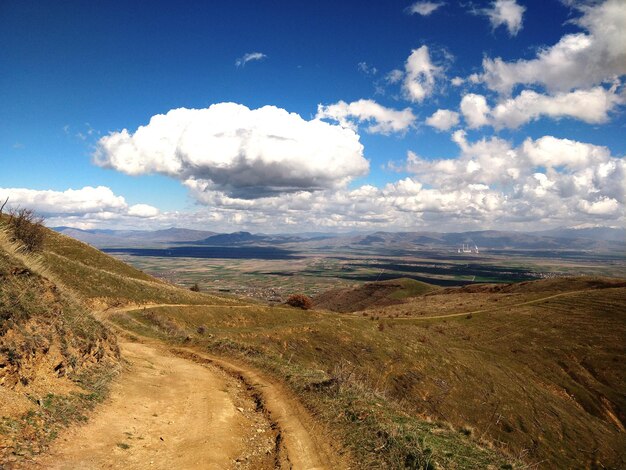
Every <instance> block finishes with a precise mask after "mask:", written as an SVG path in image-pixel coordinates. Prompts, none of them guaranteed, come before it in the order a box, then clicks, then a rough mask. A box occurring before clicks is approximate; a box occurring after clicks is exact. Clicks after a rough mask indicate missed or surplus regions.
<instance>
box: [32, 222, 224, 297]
mask: <svg viewBox="0 0 626 470" xmlns="http://www.w3.org/2000/svg"><path fill="white" fill-rule="evenodd" d="M42 257H43V259H44V262H45V264H46V266H48V268H49V269H50V271H51V272H52V273H54V275H55V276H56V277H57V278H58V279H60V280H61V281H62V282H63V283H64V284H65V285H67V286H71V288H72V290H73V291H74V292H76V293H77V294H79V295H80V296H82V297H83V298H85V300H87V301H88V303H89V304H90V305H91V306H93V307H97V308H103V307H107V306H112V305H122V304H144V303H153V304H161V303H167V304H181V303H184V304H207V303H208V304H222V303H226V304H227V303H232V300H228V299H225V298H223V297H217V296H211V295H207V294H202V293H197V292H191V291H189V290H186V289H181V288H179V287H176V286H173V285H171V284H168V283H166V282H164V281H160V280H158V279H155V278H154V277H152V276H150V275H148V274H146V273H144V272H142V271H140V270H138V269H135V268H133V267H131V266H129V265H127V264H125V263H123V262H122V261H119V260H116V259H115V258H113V257H111V256H108V255H106V254H104V253H102V252H101V251H99V250H97V249H95V248H93V247H91V246H89V245H87V244H85V243H83V242H80V241H78V240H75V239H73V238H70V237H68V236H65V235H62V234H60V233H56V232H53V231H48V233H47V236H46V241H45V245H44V249H43V252H42Z"/></svg>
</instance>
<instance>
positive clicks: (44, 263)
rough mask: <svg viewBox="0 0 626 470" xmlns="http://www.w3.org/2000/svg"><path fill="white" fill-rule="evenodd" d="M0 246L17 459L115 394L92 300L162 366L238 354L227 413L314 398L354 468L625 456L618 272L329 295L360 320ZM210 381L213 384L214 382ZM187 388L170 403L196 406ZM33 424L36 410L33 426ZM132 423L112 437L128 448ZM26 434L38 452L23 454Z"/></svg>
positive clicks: (107, 341)
mask: <svg viewBox="0 0 626 470" xmlns="http://www.w3.org/2000/svg"><path fill="white" fill-rule="evenodd" d="M1 253H2V258H1V260H2V261H1V262H2V264H1V265H0V267H1V270H0V273H1V274H0V277H2V279H3V281H4V282H3V283H2V290H0V293H1V294H0V307H1V309H0V311H1V312H2V315H3V316H2V317H1V319H2V325H3V328H4V329H3V330H2V331H3V335H2V336H1V337H0V339H1V342H2V349H0V354H2V356H0V357H2V364H5V366H4V367H2V368H0V374H4V375H2V377H3V378H2V382H1V383H0V393H2V394H3V398H4V397H7V399H6V400H4V399H3V400H2V403H3V404H4V405H3V406H4V408H3V411H2V412H3V416H4V418H3V421H2V423H3V424H2V426H1V427H0V435H1V436H2V439H3V446H5V450H4V452H5V455H4V456H3V457H2V458H3V459H4V460H5V461H10V460H7V459H9V457H8V456H9V455H13V457H10V458H15V455H14V454H15V453H24V452H26V453H31V454H36V453H38V452H40V451H42V450H44V449H45V448H46V446H47V442H48V441H49V440H50V439H52V438H53V437H54V436H55V435H56V434H57V429H58V427H59V426H60V425H61V424H63V425H66V424H69V421H68V419H67V418H68V417H74V418H77V417H79V416H82V415H84V414H85V413H86V412H87V410H88V408H89V406H88V405H87V403H92V405H90V406H93V402H94V401H95V402H97V401H98V400H100V399H101V397H103V396H104V394H105V392H104V388H102V387H99V388H97V389H94V386H93V384H94V383H99V384H102V383H107V380H106V378H107V377H108V375H106V374H104V372H103V369H105V370H107V371H111V370H114V367H112V366H113V365H115V364H116V361H117V353H116V351H117V349H116V346H115V340H114V338H113V337H112V336H111V334H110V333H109V332H108V330H107V329H106V328H104V327H103V326H102V325H101V324H100V323H99V322H98V321H96V320H94V319H93V317H92V316H91V315H90V314H89V312H88V309H87V307H86V306H87V305H88V306H90V308H95V309H97V311H98V312H100V313H99V315H101V316H102V318H103V319H104V320H105V321H107V322H113V323H114V324H115V327H116V328H118V329H120V331H125V332H127V333H125V336H126V337H129V338H133V337H134V338H141V341H142V346H141V347H139V345H138V344H137V343H133V342H132V341H130V342H129V340H128V339H125V340H124V343H123V344H124V351H126V353H125V354H139V353H140V352H141V351H143V352H142V354H144V355H145V354H148V356H145V357H146V358H149V361H152V362H153V363H154V367H158V370H163V373H164V374H165V373H168V374H169V373H171V370H170V368H171V367H173V366H168V365H167V364H170V363H171V364H173V362H171V361H172V359H171V358H170V356H168V354H169V355H171V354H172V353H174V352H175V353H176V354H177V355H180V356H181V357H182V358H183V359H184V360H186V361H191V362H196V363H199V364H205V362H202V361H217V360H219V361H225V362H224V363H225V364H227V366H225V367H231V368H232V367H233V364H237V367H240V369H238V370H240V372H237V373H236V374H235V375H233V376H232V377H243V376H249V377H255V378H254V379H247V380H248V382H244V383H245V384H247V385H245V386H244V387H243V388H242V387H241V384H240V385H236V384H237V382H236V381H235V382H233V385H231V386H229V387H230V389H232V390H236V389H241V390H250V392H248V393H249V394H248V395H246V396H242V397H240V398H229V400H230V401H229V403H230V404H229V405H228V406H229V407H231V409H236V407H238V406H240V405H236V403H238V400H239V401H241V400H243V402H242V403H254V400H259V397H263V398H260V399H261V403H267V405H266V406H268V407H270V406H274V407H275V408H273V410H274V411H272V412H271V414H269V415H264V416H280V414H276V413H277V411H276V410H280V409H283V410H284V409H295V408H294V407H295V406H296V405H295V403H302V404H303V405H304V409H305V410H307V411H306V412H304V411H303V412H302V413H305V414H306V415H309V416H308V417H307V418H306V419H304V422H308V423H309V424H308V425H307V426H311V429H316V432H315V434H316V435H319V436H321V438H323V440H325V441H326V443H327V444H328V443H333V446H334V449H335V450H334V451H333V452H335V453H337V455H342V456H343V457H342V459H343V460H342V461H350V462H352V463H351V464H345V466H352V467H355V466H356V467H358V468H527V467H526V466H527V465H536V466H538V467H539V468H568V467H576V466H581V465H582V466H584V467H589V468H592V467H596V468H603V467H604V468H623V467H624V465H626V455H625V453H624V449H625V448H626V445H625V444H626V440H625V436H626V433H625V432H624V424H625V423H626V418H625V414H624V413H625V412H624V410H626V373H625V372H624V369H623V368H622V367H620V364H622V363H623V361H624V359H626V318H625V315H626V287H624V286H625V285H626V284H625V282H624V281H622V280H615V279H604V278H562V279H548V280H543V281H535V282H528V283H519V284H510V285H478V286H467V287H464V288H456V289H437V288H434V287H433V286H429V285H427V284H423V283H419V282H415V281H411V280H408V279H401V280H394V281H384V282H379V283H369V284H365V285H363V286H362V287H360V288H356V289H351V290H346V291H335V292H334V293H333V292H331V293H329V294H327V295H326V296H325V297H324V295H322V296H320V303H319V304H318V307H319V306H320V305H321V300H322V299H324V301H325V302H327V305H329V306H331V307H333V308H335V310H338V309H339V308H341V309H344V310H343V311H346V312H347V311H357V310H358V311H359V312H360V313H359V314H352V313H346V314H342V313H336V312H328V311H324V310H313V311H304V310H299V309H293V308H288V307H284V306H265V305H262V304H254V303H249V302H245V301H242V300H237V299H233V298H222V297H218V296H210V295H206V294H202V293H194V292H191V291H189V290H188V289H181V288H179V287H176V286H173V285H170V284H167V283H164V282H162V281H159V280H156V279H153V278H151V277H150V276H148V275H146V274H145V273H143V272H141V271H139V270H137V269H134V268H132V267H130V266H128V265H126V264H124V263H122V262H120V261H118V260H115V259H113V258H111V257H109V256H107V255H105V254H103V253H101V252H99V251H97V250H95V249H93V248H92V247H90V246H88V245H86V244H83V243H81V242H77V241H75V240H73V239H71V238H69V237H66V236H64V235H62V234H58V233H52V232H50V233H48V234H47V237H46V242H45V245H44V249H43V251H42V253H41V254H40V255H38V258H37V259H38V261H37V259H35V258H33V257H29V256H25V255H21V254H20V253H19V252H16V251H15V249H14V248H13V247H12V245H11V244H9V243H5V242H3V244H2V251H1ZM327 308H330V307H327ZM159 345H163V346H162V347H161V346H159ZM151 348H152V349H151ZM155 348H161V349H158V350H157V349H155ZM151 351H152V352H151ZM156 351H160V352H158V354H157V352H156ZM207 355H208V356H207ZM205 357H207V359H204V358H205ZM157 358H158V361H159V362H158V363H156V362H154V361H157ZM137 360H139V359H135V361H137ZM141 360H142V361H143V360H144V359H141ZM145 360H148V359H145ZM167 361H170V362H167ZM183 362H184V361H183ZM177 364H179V366H177V367H179V368H181V367H183V366H184V364H183V363H180V362H178V363H177ZM188 366H189V367H191V365H188ZM185 367H187V366H185ZM189 367H187V368H189ZM167 370H170V372H166V371H167ZM193 370H195V369H193ZM231 370H232V369H231ZM220 373H221V374H223V373H224V372H223V371H222V372H220ZM133 374H136V373H134V372H133ZM159 374H160V373H159ZM211 374H214V372H211ZM237 374H240V375H237ZM241 374H243V375H241ZM248 374H252V375H251V376H250V375H248ZM254 374H256V375H254ZM109 375H110V374H109ZM132 376H133V377H141V374H140V375H132ZM126 377H130V376H128V375H127V376H126ZM156 377H157V378H158V374H157V376H156ZM150 380H157V379H155V378H151V379H150ZM169 380H173V381H174V383H177V382H176V381H177V380H179V379H176V378H175V377H174V376H173V377H172V378H171V379H169ZM185 380H188V379H185ZM207 380H208V382H207V383H211V384H215V383H219V380H217V379H216V378H215V377H214V376H211V377H209V378H207ZM229 380H230V379H229ZM236 380H242V379H236ZM258 381H262V383H272V384H277V383H280V384H284V390H283V391H281V392H280V394H279V397H280V398H279V399H278V400H279V401H278V402H276V401H275V400H277V398H276V395H274V396H272V395H267V394H268V393H274V392H271V391H272V390H276V388H272V387H277V385H271V386H270V385H264V386H263V387H261V388H259V387H257V388H255V387H254V385H253V384H254V383H256V382H258ZM263 381H265V382H263ZM131 382H132V381H131ZM126 383H127V381H124V382H119V381H116V382H115V384H116V385H115V387H117V388H116V389H115V390H122V391H118V392H116V393H118V401H117V402H113V403H112V405H111V406H109V407H108V408H106V409H107V410H109V409H110V410H120V409H125V408H124V407H123V406H124V397H125V396H126V395H124V393H127V392H125V391H124V390H126V388H124V386H125V384H126ZM149 383H152V384H154V385H147V384H144V383H138V384H137V385H135V388H134V393H135V394H136V395H135V396H134V397H133V400H136V402H137V403H144V404H145V407H144V406H143V405H142V406H137V407H136V408H137V410H140V409H144V408H145V409H146V410H152V409H153V408H150V407H151V406H153V405H154V404H155V403H156V402H154V403H153V401H154V399H153V398H142V396H141V393H142V390H147V389H150V387H154V386H156V387H158V386H159V385H158V382H149ZM282 386H283V385H281V387H282ZM119 387H122V388H121V389H120V388H119ZM220 387H221V388H220ZM224 387H226V386H225V385H223V386H222V385H220V386H217V390H220V389H223V390H225V388H224ZM185 389H186V388H185V387H183V388H182V389H181V390H180V391H179V392H177V394H175V395H174V396H172V397H171V399H173V400H175V401H176V402H177V403H178V402H181V403H182V402H185V400H186V399H185V400H182V401H181V398H182V395H183V394H184V393H186V392H185ZM281 390H282V389H281ZM72 392H78V394H76V393H72ZM51 393H52V395H50V394H51ZM216 393H217V392H216ZM119 394H122V395H119ZM250 394H251V395H250ZM255 394H256V395H255ZM81 396H83V397H85V398H84V399H80V398H76V397H81ZM159 396H161V397H162V395H159ZM58 397H70V398H58ZM89 397H95V400H94V399H93V398H91V399H90V398H89ZM146 397H147V396H146ZM254 397H257V398H254ZM289 397H292V398H289ZM211 399H213V398H211ZM58 400H64V401H61V402H59V401H58ZM81 400H82V401H81ZM142 400H143V401H142ZM273 400H274V401H273ZM290 400H291V401H290ZM293 400H295V401H293ZM59 403H61V404H62V405H59ZM68 403H69V404H68ZM286 403H290V404H289V405H286ZM272 404H273V405H272ZM285 407H287V408H285ZM248 408H250V409H251V410H253V409H254V405H245V406H244V409H248ZM263 409H264V408H261V411H260V413H261V414H263ZM55 410H56V411H55ZM59 410H64V411H63V413H61V414H59ZM68 410H69V411H68ZM108 412H112V413H113V414H115V413H118V414H119V413H120V411H108ZM129 412H131V413H134V412H135V410H134V409H133V410H131V411H129ZM153 413H156V414H160V413H159V412H158V411H149V413H148V414H145V413H144V415H145V416H143V415H142V416H143V417H140V418H138V419H140V420H144V421H145V422H146V423H147V424H146V425H148V424H150V423H152V422H153V421H154V419H153V418H152V415H153ZM187 413H189V410H187ZM256 413H259V411H258V410H257V412H256ZM266 413H268V412H266ZM32 416H36V417H37V419H36V420H34V421H33V420H32V419H30V418H27V417H32ZM132 416H134V415H132ZM186 416H187V415H186ZM250 416H251V417H252V418H254V419H255V420H256V419H262V421H263V420H265V421H263V423H264V424H259V425H257V426H261V428H262V429H267V430H268V431H267V432H264V433H263V434H261V435H262V436H264V438H268V439H274V441H272V442H276V444H275V445H276V449H280V448H282V447H281V446H282V445H283V444H280V442H282V441H281V439H285V441H284V442H286V443H287V444H289V442H290V434H289V432H290V431H289V430H290V429H291V427H290V426H291V424H289V423H285V422H283V421H276V422H274V421H271V420H270V421H267V417H266V418H262V417H261V418H259V416H260V415H255V414H254V413H253V414H252V415H250ZM252 418H250V419H252ZM109 419H110V418H109ZM174 419H176V420H178V419H188V418H181V417H180V416H178V417H177V418H174ZM246 419H248V418H246ZM281 419H284V417H283V418H281ZM107 422H108V421H107V419H106V418H103V419H101V420H100V421H98V420H96V421H95V422H94V426H96V427H95V428H93V429H94V430H93V431H90V432H93V433H95V434H94V435H99V434H98V433H100V431H96V430H97V429H99V428H98V427H97V426H102V423H105V424H106V423H107ZM32 423H36V424H35V425H33V424H32ZM54 423H57V424H54ZM98 423H100V424H98ZM310 423H314V424H310ZM150 425H151V424H150ZM55 426H56V427H55ZM233 426H234V427H233V429H234V428H237V427H238V426H241V424H237V423H234V424H233ZM246 426H248V425H246ZM90 429H91V428H90ZM172 429H173V428H172ZM247 429H248V428H247ZM252 429H253V430H254V428H252ZM272 429H273V430H274V431H270V430H272ZM122 431H124V430H123V429H121V428H120V429H119V432H118V434H117V435H115V434H113V435H111V436H107V438H106V439H107V440H106V442H109V443H110V444H109V445H110V446H113V447H116V446H117V447H118V448H119V445H120V443H119V439H120V438H119V437H117V436H119V435H123V433H122ZM107 432H108V431H107ZM180 432H183V431H180ZM37 433H39V434H37ZM33 435H37V436H41V437H38V438H37V439H33V438H32V436H33ZM202 435H203V434H202V433H201V434H200V436H202ZM272 436H273V437H272ZM278 436H281V437H278ZM224 437H225V438H227V437H228V436H227V435H225V436H224ZM20 439H21V440H20ZM103 439H104V437H103ZM116 439H117V440H116ZM33 442H34V443H36V445H35V446H33V445H32V443H33ZM68 442H70V443H69V444H67V445H66V446H70V447H71V445H72V443H71V440H70V441H68ZM159 442H160V441H159V440H158V439H157V440H156V442H155V443H154V445H155V446H156V445H159ZM7 443H8V444H7ZM24 443H28V445H29V446H30V447H29V448H28V449H27V450H26V451H25V450H24V447H23V446H24V445H25V444H24ZM124 445H126V444H124ZM151 445H152V444H151ZM289 445H292V444H289ZM316 445H318V446H319V445H320V444H319V443H318V444H316ZM140 448H141V447H139V446H138V447H136V449H137V450H136V452H139V449H140ZM7 449H8V450H7ZM16 449H17V450H16ZM133 449H134V447H133ZM7 452H8V454H7ZM57 452H61V450H57ZM104 452H105V453H104V454H103V455H104V456H107V455H109V454H107V453H106V448H105V449H104ZM118 452H122V451H118ZM129 452H131V451H130V450H129ZM275 452H276V454H275V455H277V456H278V455H279V451H278V450H276V451H275ZM283 452H287V451H286V450H285V451H283ZM64 455H65V454H64ZM116 455H117V457H116V458H123V457H124V456H126V455H130V456H132V455H140V454H132V453H122V454H116ZM272 455H274V454H272ZM291 455H292V456H293V455H294V454H293V452H292V454H291ZM138 458H139V457H138ZM294 458H295V457H294ZM264 465H265V464H264ZM281 465H282V464H281ZM342 466H344V464H338V465H337V468H342ZM258 468H265V467H263V466H259V467H258ZM272 468H274V467H272Z"/></svg>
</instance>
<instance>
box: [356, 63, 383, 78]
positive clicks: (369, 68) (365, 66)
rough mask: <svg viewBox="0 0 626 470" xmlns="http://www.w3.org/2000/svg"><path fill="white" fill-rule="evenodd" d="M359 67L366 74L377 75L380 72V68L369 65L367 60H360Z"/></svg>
mask: <svg viewBox="0 0 626 470" xmlns="http://www.w3.org/2000/svg"><path fill="white" fill-rule="evenodd" d="M357 68H358V69H359V71H360V72H363V73H364V74H365V75H376V74H377V73H378V69H377V68H376V67H374V66H373V65H369V64H368V63H367V62H359V63H358V64H357Z"/></svg>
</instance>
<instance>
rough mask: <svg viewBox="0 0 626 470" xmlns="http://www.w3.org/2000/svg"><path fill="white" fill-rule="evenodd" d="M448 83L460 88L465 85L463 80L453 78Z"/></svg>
mask: <svg viewBox="0 0 626 470" xmlns="http://www.w3.org/2000/svg"><path fill="white" fill-rule="evenodd" d="M450 83H452V85H453V86H461V85H463V84H464V83H465V79H464V78H461V77H454V78H453V79H452V80H450Z"/></svg>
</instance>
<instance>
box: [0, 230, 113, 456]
mask: <svg viewBox="0 0 626 470" xmlns="http://www.w3.org/2000/svg"><path fill="white" fill-rule="evenodd" d="M118 360H119V352H118V349H117V343H116V340H115V336H114V335H113V334H111V333H110V332H109V330H108V329H107V328H105V327H104V326H103V325H102V324H100V323H99V322H98V321H96V320H95V319H94V318H93V317H92V316H91V314H90V312H89V311H88V309H87V308H86V307H85V306H84V305H83V304H81V303H80V301H78V300H77V299H76V298H75V297H74V295H73V294H72V293H71V292H70V291H69V290H67V289H65V288H64V287H63V286H61V285H59V284H57V283H56V281H55V280H54V277H53V276H52V275H51V273H49V272H48V271H47V270H46V268H45V267H44V263H42V261H41V260H40V259H38V257H36V256H33V255H27V254H25V253H23V252H22V251H20V250H19V248H18V246H16V245H15V244H14V243H12V242H11V241H9V239H8V236H7V234H6V233H5V232H3V231H0V467H2V466H3V465H5V466H9V465H11V462H15V461H19V460H20V459H27V458H28V457H29V456H31V455H33V454H36V453H39V452H41V451H42V450H43V449H45V447H46V445H47V443H48V442H49V441H50V440H51V439H53V438H54V437H55V436H56V433H57V432H58V430H59V429H60V428H61V427H62V426H64V425H67V424H68V423H69V422H71V421H74V420H77V419H81V417H82V416H83V415H84V414H85V413H86V412H87V411H88V410H89V409H90V408H92V407H93V405H94V404H95V403H96V402H97V401H98V400H100V399H101V398H102V397H103V396H104V394H105V392H106V385H107V383H108V382H109V380H110V379H111V377H112V374H114V373H115V370H116V365H117V363H118Z"/></svg>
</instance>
